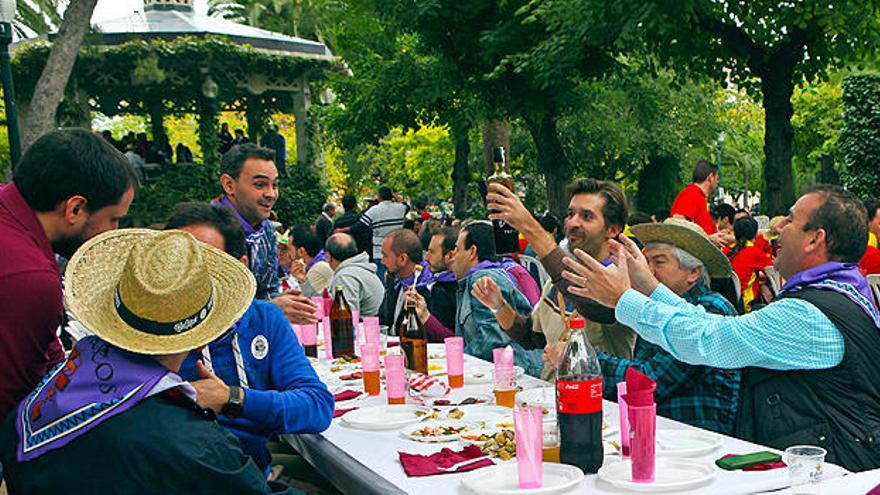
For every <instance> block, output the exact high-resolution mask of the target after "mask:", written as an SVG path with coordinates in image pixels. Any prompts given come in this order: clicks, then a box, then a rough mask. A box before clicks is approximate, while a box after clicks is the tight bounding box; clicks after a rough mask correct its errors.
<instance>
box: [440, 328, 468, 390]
mask: <svg viewBox="0 0 880 495" xmlns="http://www.w3.org/2000/svg"><path fill="white" fill-rule="evenodd" d="M443 343H444V344H446V377H447V378H448V379H449V388H461V387H463V386H464V337H446V338H445V339H443Z"/></svg>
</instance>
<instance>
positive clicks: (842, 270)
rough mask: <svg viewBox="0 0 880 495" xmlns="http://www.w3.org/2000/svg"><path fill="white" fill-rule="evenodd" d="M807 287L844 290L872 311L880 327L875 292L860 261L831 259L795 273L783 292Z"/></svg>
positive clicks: (867, 309)
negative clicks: (875, 304) (861, 270)
mask: <svg viewBox="0 0 880 495" xmlns="http://www.w3.org/2000/svg"><path fill="white" fill-rule="evenodd" d="M806 288H815V289H825V290H832V291H834V292H837V293H839V294H843V295H844V296H846V297H848V298H849V299H850V300H851V301H852V302H854V303H856V304H857V305H858V306H859V307H860V308H861V309H862V311H864V312H865V314H866V315H868V318H870V319H871V320H872V321H873V322H874V326H876V327H880V313H878V311H877V307H876V306H874V296H873V295H872V294H871V288H870V287H868V281H867V280H866V279H865V277H864V276H862V273H861V272H860V271H859V266H858V265H857V264H855V263H840V262H836V261H829V262H827V263H822V264H821V265H818V266H814V267H813V268H808V269H806V270H804V271H801V272H798V273H796V274H794V275H792V277H791V278H790V279H788V280H787V281H786V282H785V284H784V285H783V286H782V294H786V293H789V294H791V293H795V292H797V291H799V290H802V289H806Z"/></svg>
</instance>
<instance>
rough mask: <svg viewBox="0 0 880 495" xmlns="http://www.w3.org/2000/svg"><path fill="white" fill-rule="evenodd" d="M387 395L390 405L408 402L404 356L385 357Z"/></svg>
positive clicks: (389, 355) (390, 355) (391, 355)
mask: <svg viewBox="0 0 880 495" xmlns="http://www.w3.org/2000/svg"><path fill="white" fill-rule="evenodd" d="M385 394H386V395H387V396H388V403H389V404H391V403H398V404H403V403H405V402H406V369H405V368H404V356H403V355H402V354H388V355H386V356H385Z"/></svg>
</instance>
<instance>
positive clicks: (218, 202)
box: [211, 194, 266, 237]
mask: <svg viewBox="0 0 880 495" xmlns="http://www.w3.org/2000/svg"><path fill="white" fill-rule="evenodd" d="M211 204H212V205H214V206H225V207H227V208H229V209H230V210H232V214H233V215H235V218H237V219H238V221H239V223H241V228H243V229H244V236H245V237H250V236H251V235H253V234H255V233H257V232H259V231H260V230H262V228H263V226H264V225H265V224H266V222H260V224H259V225H257V226H256V227H254V226H253V225H251V224H250V223H248V221H247V220H245V219H244V217H243V216H241V213H239V212H238V209H237V208H236V207H235V205H234V204H232V200H230V199H229V197H228V196H226V195H225V194H222V195H220V198H219V199H215V200H214V201H211Z"/></svg>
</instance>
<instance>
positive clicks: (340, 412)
mask: <svg viewBox="0 0 880 495" xmlns="http://www.w3.org/2000/svg"><path fill="white" fill-rule="evenodd" d="M355 409H357V408H356V407H351V408H348V409H337V410H335V411H333V417H334V418H338V417H339V416H342V415H343V414H345V413H349V412H352V411H354V410H355Z"/></svg>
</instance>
